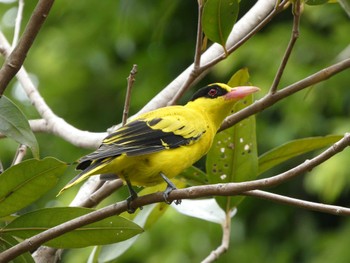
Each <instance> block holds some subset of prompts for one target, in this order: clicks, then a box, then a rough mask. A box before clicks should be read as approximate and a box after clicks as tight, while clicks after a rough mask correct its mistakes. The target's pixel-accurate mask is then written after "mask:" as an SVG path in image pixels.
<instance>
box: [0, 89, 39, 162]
mask: <svg viewBox="0 0 350 263" xmlns="http://www.w3.org/2000/svg"><path fill="white" fill-rule="evenodd" d="M0 132H1V133H2V134H4V135H6V136H7V137H9V138H12V139H14V140H15V141H17V142H19V143H21V144H24V145H27V146H28V147H30V149H31V150H32V153H33V156H34V157H35V158H39V146H38V142H37V140H36V138H35V136H34V134H33V132H32V130H31V129H30V126H29V123H28V120H27V119H26V117H25V116H24V115H23V113H22V112H21V111H20V109H19V108H18V107H17V106H16V105H15V104H14V103H13V102H12V101H11V100H9V99H8V98H7V97H6V96H2V97H1V98H0Z"/></svg>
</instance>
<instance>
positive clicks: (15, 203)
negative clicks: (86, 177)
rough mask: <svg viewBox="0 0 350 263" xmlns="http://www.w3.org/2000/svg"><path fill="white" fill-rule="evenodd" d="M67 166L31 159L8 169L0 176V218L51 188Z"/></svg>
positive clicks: (55, 161)
mask: <svg viewBox="0 0 350 263" xmlns="http://www.w3.org/2000/svg"><path fill="white" fill-rule="evenodd" d="M66 168H67V164H65V163H63V162H61V161H59V160H57V159H55V158H52V157H47V158H44V159H43V160H37V159H31V160H26V161H23V162H21V163H19V164H17V165H14V166H12V167H10V168H9V169H7V170H5V171H4V172H3V173H2V174H1V175H0V217H2V216H6V215H10V214H11V213H14V212H16V211H18V210H20V209H22V208H24V207H26V206H27V205H29V204H31V203H32V202H34V201H35V200H37V199H38V198H39V197H41V196H42V195H43V194H45V193H46V192H47V191H49V190H50V189H51V188H53V187H54V186H55V185H56V183H57V181H58V179H59V177H60V176H61V175H62V174H63V172H64V171H65V169H66Z"/></svg>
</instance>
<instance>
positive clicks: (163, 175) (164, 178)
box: [160, 173, 181, 205]
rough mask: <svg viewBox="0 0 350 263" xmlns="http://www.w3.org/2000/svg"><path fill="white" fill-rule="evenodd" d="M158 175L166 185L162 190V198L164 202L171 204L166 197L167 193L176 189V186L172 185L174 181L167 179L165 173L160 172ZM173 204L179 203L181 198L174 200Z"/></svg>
mask: <svg viewBox="0 0 350 263" xmlns="http://www.w3.org/2000/svg"><path fill="white" fill-rule="evenodd" d="M160 176H161V177H162V178H163V180H164V181H165V182H166V183H167V187H166V188H165V190H164V192H163V198H164V202H165V203H167V204H168V205H170V204H171V201H168V197H169V194H170V193H171V192H172V191H173V190H176V189H177V188H176V186H175V185H174V183H173V182H172V181H170V180H169V178H168V177H166V176H165V174H163V173H160ZM175 204H176V205H179V204H181V200H175Z"/></svg>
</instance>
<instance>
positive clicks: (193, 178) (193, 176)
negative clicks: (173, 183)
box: [178, 166, 208, 185]
mask: <svg viewBox="0 0 350 263" xmlns="http://www.w3.org/2000/svg"><path fill="white" fill-rule="evenodd" d="M178 177H179V178H185V179H186V183H187V184H189V185H203V184H207V183H208V178H207V174H206V173H205V172H203V171H202V170H201V169H199V168H197V167H195V166H190V167H188V168H187V169H185V170H184V171H183V172H182V173H181V174H180V175H179V176H178Z"/></svg>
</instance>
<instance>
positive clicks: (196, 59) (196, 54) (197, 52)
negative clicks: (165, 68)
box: [167, 0, 203, 105]
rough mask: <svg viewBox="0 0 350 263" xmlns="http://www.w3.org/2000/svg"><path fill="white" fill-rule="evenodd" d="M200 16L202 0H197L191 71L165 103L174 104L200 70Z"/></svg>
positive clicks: (201, 43)
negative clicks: (194, 46) (195, 34)
mask: <svg viewBox="0 0 350 263" xmlns="http://www.w3.org/2000/svg"><path fill="white" fill-rule="evenodd" d="M202 17H203V0H198V19H197V38H196V49H195V51H194V62H193V67H192V70H191V73H190V74H189V76H188V78H187V79H186V81H185V82H184V83H183V84H182V85H181V87H180V88H179V90H178V91H177V93H176V94H175V96H174V97H173V98H171V100H170V101H169V102H168V103H167V105H174V104H176V102H177V101H178V100H179V99H180V98H181V97H182V96H183V94H184V93H185V92H186V90H187V89H189V87H190V86H191V84H192V83H193V81H194V80H195V79H196V78H197V77H198V76H199V74H200V73H201V72H202V70H201V66H200V64H201V56H202V45H203V29H202Z"/></svg>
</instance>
